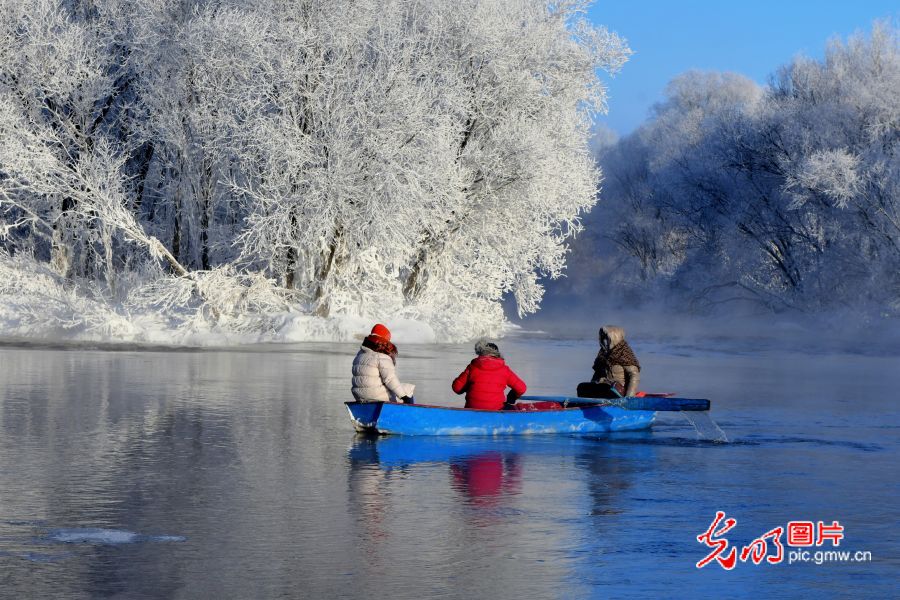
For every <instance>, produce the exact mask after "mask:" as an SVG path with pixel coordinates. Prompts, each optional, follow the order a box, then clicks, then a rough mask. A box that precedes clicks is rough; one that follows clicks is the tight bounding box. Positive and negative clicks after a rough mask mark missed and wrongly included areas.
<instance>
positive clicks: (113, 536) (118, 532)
mask: <svg viewBox="0 0 900 600" xmlns="http://www.w3.org/2000/svg"><path fill="white" fill-rule="evenodd" d="M47 538H48V539H50V540H52V541H55V542H63V543H66V544H110V545H114V544H134V543H137V542H183V541H185V539H186V538H184V537H182V536H179V535H141V534H139V533H135V532H133V531H125V530H122V529H99V528H92V527H88V528H85V529H54V530H53V531H51V532H50V533H49V534H48V535H47Z"/></svg>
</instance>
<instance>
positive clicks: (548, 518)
mask: <svg viewBox="0 0 900 600" xmlns="http://www.w3.org/2000/svg"><path fill="white" fill-rule="evenodd" d="M635 346H636V349H637V350H638V353H639V355H640V358H641V360H642V363H643V382H642V383H643V385H642V387H643V388H644V389H647V390H651V391H676V392H678V393H679V395H681V396H687V397H708V398H710V399H712V400H713V406H714V410H713V413H712V414H713V417H714V418H715V420H716V421H717V422H718V423H719V425H720V426H721V427H722V429H724V430H725V432H726V433H727V435H728V437H729V439H730V442H729V443H727V444H713V443H707V442H703V441H698V439H697V435H696V434H695V432H694V430H693V428H692V427H691V426H690V425H689V424H688V423H687V421H685V420H684V419H683V418H682V417H681V416H680V415H678V414H672V413H670V414H660V417H659V419H658V422H657V425H656V426H655V427H654V429H653V430H652V431H649V432H639V433H628V434H612V435H608V436H601V435H594V436H590V437H583V438H578V437H567V436H547V437H540V436H535V437H528V438H521V439H510V438H506V439H503V438H498V439H491V438H460V439H426V438H383V439H365V438H359V437H357V436H356V434H354V432H353V429H352V427H351V425H350V421H349V419H348V417H347V413H346V409H345V408H344V406H343V404H342V403H343V402H344V401H345V400H347V399H348V396H349V376H348V373H349V368H350V363H351V361H352V358H353V355H354V353H355V351H356V346H355V345H353V344H315V345H313V344H309V345H294V346H270V347H253V348H248V349H240V350H227V351H213V350H203V351H172V350H152V351H151V350H135V349H131V350H114V351H112V350H108V349H91V348H86V347H69V348H52V347H27V348H26V347H15V346H10V345H6V346H3V347H0V365H2V368H0V385H2V388H0V389H2V394H0V597H3V598H7V597H9V598H28V597H34V598H93V597H107V598H108V597H112V598H191V599H193V598H248V599H250V598H253V599H255V598H332V597H357V598H359V597H371V598H415V599H421V598H441V597H446V598H513V599H516V600H521V599H525V598H560V597H561V598H605V597H703V596H707V595H710V596H711V595H713V594H716V595H722V596H725V597H748V598H749V597H751V596H756V595H758V594H764V595H765V596H767V597H772V598H791V597H797V598H800V597H810V596H816V597H831V596H836V595H837V596H855V597H868V598H887V597H897V596H898V594H900V588H898V581H900V546H898V542H897V537H898V536H897V531H896V530H895V528H896V526H897V524H898V523H900V508H898V507H900V502H898V498H900V477H898V473H900V468H898V457H900V454H898V450H900V412H898V403H897V399H898V393H897V390H898V389H900V369H898V365H900V360H898V357H896V356H891V357H864V356H854V355H828V356H815V355H798V354H781V353H777V352H765V351H759V352H753V353H738V352H721V351H719V352H712V351H708V350H702V349H697V348H685V347H678V348H675V347H667V346H664V345H657V346H649V345H644V346H641V344H640V343H638V344H635ZM501 347H502V350H503V351H504V353H505V354H506V356H507V359H508V361H509V363H510V364H511V366H512V367H513V368H514V369H515V370H516V371H517V372H518V373H519V374H520V375H521V376H522V377H523V378H524V379H525V380H526V382H528V384H529V393H533V394H540V393H546V394H560V393H571V391H572V390H573V389H574V383H576V382H578V381H580V380H582V379H584V378H586V377H587V376H589V375H590V365H591V362H592V360H593V356H594V353H595V350H596V349H595V347H594V345H593V343H588V342H568V341H559V340H555V341H554V340H550V341H548V340H536V339H530V340H529V339H524V338H520V339H517V340H504V341H502V343H501ZM470 357H471V356H470V349H469V347H468V346H466V347H461V346H403V347H401V356H400V361H399V373H400V375H401V378H402V379H403V380H404V381H412V382H415V383H416V384H417V386H418V387H417V391H416V396H417V399H418V400H419V401H428V402H429V403H452V404H455V405H460V404H461V401H460V400H459V399H458V398H457V397H451V396H452V393H451V392H450V390H449V382H450V380H451V379H452V377H453V376H455V375H456V374H457V373H458V372H459V371H460V370H461V369H462V368H463V367H464V366H465V364H466V363H467V361H468V360H469V359H470ZM717 510H720V511H724V512H725V513H726V515H727V517H729V518H734V519H736V520H737V523H736V525H735V526H734V528H733V529H732V530H731V531H729V532H727V533H726V534H724V536H723V537H724V538H727V539H728V540H729V541H730V543H731V545H732V546H737V547H738V552H740V548H741V547H742V546H744V545H747V544H749V543H750V542H751V541H752V540H753V539H754V538H756V537H758V536H762V535H763V534H765V533H766V532H768V531H770V530H771V529H773V528H776V527H779V526H780V527H785V526H786V524H787V523H788V522H789V521H811V522H813V523H814V524H817V523H818V521H823V522H825V523H826V524H828V525H830V524H831V523H832V522H833V521H838V522H839V523H840V524H841V525H843V527H844V539H843V540H842V541H841V544H840V547H839V548H833V547H832V545H831V543H830V542H826V544H825V545H824V546H821V547H819V548H816V547H812V548H809V550H811V551H812V552H815V551H816V550H831V549H835V550H837V549H840V550H849V551H852V552H854V553H855V552H857V551H867V552H871V555H872V559H871V561H865V562H826V563H824V564H819V565H817V564H815V563H814V562H806V563H794V564H788V563H787V557H785V560H784V562H782V563H780V564H768V563H767V562H766V561H765V560H763V562H762V564H759V565H756V564H753V562H752V559H751V558H748V559H747V561H745V562H741V561H740V560H738V561H737V564H736V566H735V567H734V569H733V570H731V571H726V570H724V569H723V568H722V567H721V566H719V564H718V563H716V562H713V563H711V564H709V565H707V566H706V567H704V568H703V569H699V570H698V569H697V568H696V566H695V564H696V563H697V561H699V560H701V559H702V558H703V557H705V556H706V555H707V554H708V552H710V549H709V548H707V547H706V546H704V545H703V544H701V543H699V542H698V541H697V536H698V535H700V534H702V533H703V532H705V531H706V530H707V529H708V528H709V526H710V524H711V522H712V520H713V518H714V517H715V513H716V511H717ZM781 541H782V542H785V541H786V540H785V537H784V536H782V538H781ZM785 550H786V552H787V551H790V550H792V548H786V549H785ZM812 552H811V554H812ZM774 555H775V548H774V546H773V545H772V544H771V543H770V544H769V555H768V556H774Z"/></svg>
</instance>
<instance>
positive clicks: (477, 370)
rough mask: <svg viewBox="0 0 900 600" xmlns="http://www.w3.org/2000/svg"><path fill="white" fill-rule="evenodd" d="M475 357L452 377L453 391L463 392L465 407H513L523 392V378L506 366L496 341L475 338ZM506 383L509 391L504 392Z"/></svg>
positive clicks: (492, 408) (483, 408)
mask: <svg viewBox="0 0 900 600" xmlns="http://www.w3.org/2000/svg"><path fill="white" fill-rule="evenodd" d="M475 354H477V355H478V357H477V358H475V359H474V360H472V362H470V363H469V366H467V367H466V370H465V371H463V372H462V373H460V374H459V377H457V378H456V379H454V380H453V391H454V392H456V393H457V394H462V393H463V392H465V393H466V408H480V409H482V410H501V409H503V408H512V407H513V406H514V405H515V403H516V399H517V398H519V397H520V396H522V395H523V394H524V393H525V389H526V387H525V382H524V381H522V380H521V379H519V376H518V375H516V374H515V373H513V371H512V369H510V368H509V367H507V366H506V361H504V360H503V356H501V354H500V349H499V348H498V347H497V344H494V343H493V342H489V341H487V340H478V343H476V344H475ZM507 386H509V387H510V388H512V389H510V391H509V394H508V395H507V396H506V397H505V398H504V395H503V393H504V392H505V391H506V388H507Z"/></svg>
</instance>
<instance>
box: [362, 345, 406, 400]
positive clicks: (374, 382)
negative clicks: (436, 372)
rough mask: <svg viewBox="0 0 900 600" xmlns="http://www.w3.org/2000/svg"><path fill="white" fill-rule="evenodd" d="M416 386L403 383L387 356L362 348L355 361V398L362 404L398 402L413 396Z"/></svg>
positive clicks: (392, 362)
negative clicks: (400, 399)
mask: <svg viewBox="0 0 900 600" xmlns="http://www.w3.org/2000/svg"><path fill="white" fill-rule="evenodd" d="M415 389H416V386H414V385H413V384H411V383H401V382H400V380H399V379H398V378H397V371H396V369H395V368H394V361H392V360H391V357H390V356H388V355H387V354H382V353H381V352H375V351H374V350H372V349H370V348H360V349H359V352H357V353H356V358H354V359H353V387H352V388H351V390H350V391H352V392H353V397H354V398H356V399H357V400H358V401H360V402H378V401H382V402H396V401H397V398H401V397H403V396H412V395H413V392H414V391H415Z"/></svg>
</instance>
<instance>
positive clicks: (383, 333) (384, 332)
mask: <svg viewBox="0 0 900 600" xmlns="http://www.w3.org/2000/svg"><path fill="white" fill-rule="evenodd" d="M372 335H377V336H378V337H382V338H384V339H386V340H387V341H391V330H390V329H388V328H387V327H385V326H384V325H382V324H381V323H376V324H375V327H373V328H372Z"/></svg>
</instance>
